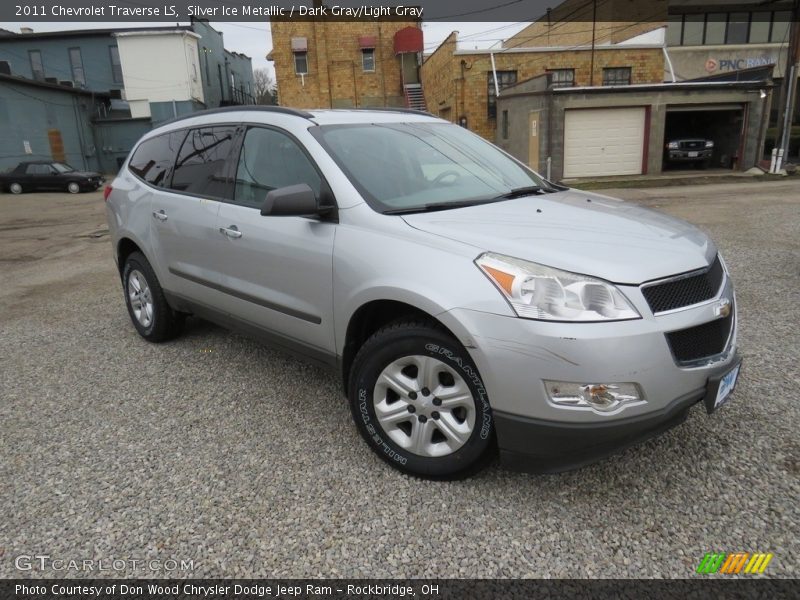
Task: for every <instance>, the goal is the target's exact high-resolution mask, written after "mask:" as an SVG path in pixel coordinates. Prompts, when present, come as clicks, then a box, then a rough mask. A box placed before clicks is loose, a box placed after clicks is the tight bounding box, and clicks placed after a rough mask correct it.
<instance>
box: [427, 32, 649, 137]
mask: <svg viewBox="0 0 800 600" xmlns="http://www.w3.org/2000/svg"><path fill="white" fill-rule="evenodd" d="M536 25H537V24H533V26H531V27H535V26H536ZM578 25H579V26H582V28H583V30H585V29H586V28H587V25H588V26H589V27H591V23H588V24H587V23H585V22H583V23H579V24H578ZM597 25H598V28H600V29H601V30H607V29H608V25H609V24H607V23H598V24H597ZM630 25H631V24H630V23H625V24H620V25H619V27H617V28H616V30H615V31H616V33H614V32H612V31H604V34H603V35H605V36H606V41H605V43H603V44H596V45H595V48H594V50H593V49H592V47H591V37H590V38H589V43H588V44H586V43H585V42H586V40H585V39H584V38H583V37H577V36H579V34H578V32H577V30H576V31H574V32H572V34H570V35H568V36H567V40H569V39H572V40H573V41H575V42H576V43H575V44H574V45H568V44H569V42H568V41H562V40H561V39H560V38H558V37H556V36H555V32H553V37H551V38H550V40H551V42H553V43H555V44H556V45H555V46H542V45H532V46H527V45H522V44H523V43H525V42H528V41H530V42H534V41H535V42H537V43H541V41H542V40H543V39H545V38H536V39H535V40H534V39H531V38H532V36H537V35H541V32H537V31H534V30H532V29H531V28H530V27H529V28H526V29H525V30H523V32H521V33H520V34H518V35H517V36H515V37H513V38H509V40H506V42H505V43H504V44H503V46H502V47H500V48H495V49H490V50H460V49H458V39H457V35H458V34H457V32H453V33H451V34H450V36H449V37H448V38H447V39H446V40H445V41H444V42H442V44H440V45H439V47H438V48H436V50H435V51H434V52H433V53H432V54H430V55H429V56H428V57H426V59H425V62H424V63H423V65H422V67H421V69H420V73H421V78H422V86H423V89H424V91H425V99H426V102H427V105H428V110H429V111H430V112H432V113H434V114H438V115H439V116H441V117H442V118H444V119H447V120H449V121H451V122H454V123H461V124H462V125H465V126H466V127H468V128H469V129H470V130H472V131H474V132H476V133H478V134H480V135H482V136H483V137H485V138H487V139H489V140H494V139H495V131H496V129H497V98H496V95H497V94H496V92H497V88H499V89H500V90H502V89H503V88H504V87H508V86H511V85H514V84H516V83H517V82H521V81H524V80H527V79H530V78H532V77H535V76H537V75H541V74H544V73H551V74H552V77H551V81H552V85H553V86H555V87H575V86H587V85H630V84H642V83H660V82H661V81H663V79H664V54H663V42H662V41H658V37H659V34H660V36H661V38H662V39H663V29H661V27H660V24H658V23H648V24H645V25H646V27H644V26H642V25H641V24H639V27H638V29H637V30H636V32H635V33H636V34H637V35H639V36H642V37H641V38H636V37H634V38H632V39H628V40H626V41H624V42H623V43H618V44H617V43H611V42H610V41H609V37H614V39H616V36H620V35H621V33H622V31H623V29H626V28H627V27H629V26H630ZM553 29H555V26H553ZM642 29H650V30H658V31H657V32H656V34H655V35H653V36H651V38H652V39H650V38H648V37H647V36H648V32H646V31H642ZM525 31H529V34H528V35H527V37H526V36H525V35H522V34H523V33H524V32H525ZM531 31H533V33H530V32H531ZM651 33H652V32H651ZM640 40H642V41H640ZM493 61H494V63H493ZM592 66H593V68H592ZM495 73H496V74H497V86H495V82H494V74H495ZM501 93H502V92H501Z"/></svg>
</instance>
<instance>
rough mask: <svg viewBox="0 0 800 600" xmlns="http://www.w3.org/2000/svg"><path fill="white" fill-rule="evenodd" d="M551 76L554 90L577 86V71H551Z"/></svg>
mask: <svg viewBox="0 0 800 600" xmlns="http://www.w3.org/2000/svg"><path fill="white" fill-rule="evenodd" d="M550 75H551V79H550V81H551V82H552V85H553V87H554V88H557V87H572V86H574V85H575V69H553V70H552V71H550Z"/></svg>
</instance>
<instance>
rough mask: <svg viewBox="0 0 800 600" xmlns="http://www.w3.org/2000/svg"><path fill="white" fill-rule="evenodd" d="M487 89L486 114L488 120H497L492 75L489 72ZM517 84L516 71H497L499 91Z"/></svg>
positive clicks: (495, 96)
mask: <svg viewBox="0 0 800 600" xmlns="http://www.w3.org/2000/svg"><path fill="white" fill-rule="evenodd" d="M488 79H489V82H488V83H489V88H488V90H487V92H488V94H487V114H488V116H489V118H490V119H496V118H497V95H496V93H495V92H496V90H495V87H494V73H492V71H489V78H488ZM515 83H517V72H516V71H497V87H499V88H500V89H501V90H502V89H503V88H507V87H508V86H510V85H514V84H515Z"/></svg>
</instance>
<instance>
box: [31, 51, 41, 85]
mask: <svg viewBox="0 0 800 600" xmlns="http://www.w3.org/2000/svg"><path fill="white" fill-rule="evenodd" d="M28 57H29V58H30V59H31V73H32V74H33V78H34V79H38V80H39V81H42V80H44V63H43V62H42V53H41V51H39V50H29V51H28Z"/></svg>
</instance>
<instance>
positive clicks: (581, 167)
mask: <svg viewBox="0 0 800 600" xmlns="http://www.w3.org/2000/svg"><path fill="white" fill-rule="evenodd" d="M644 114H645V110H644V108H588V109H580V110H567V111H565V113H564V177H594V176H599V175H638V174H640V173H641V172H642V157H643V152H644Z"/></svg>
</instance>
